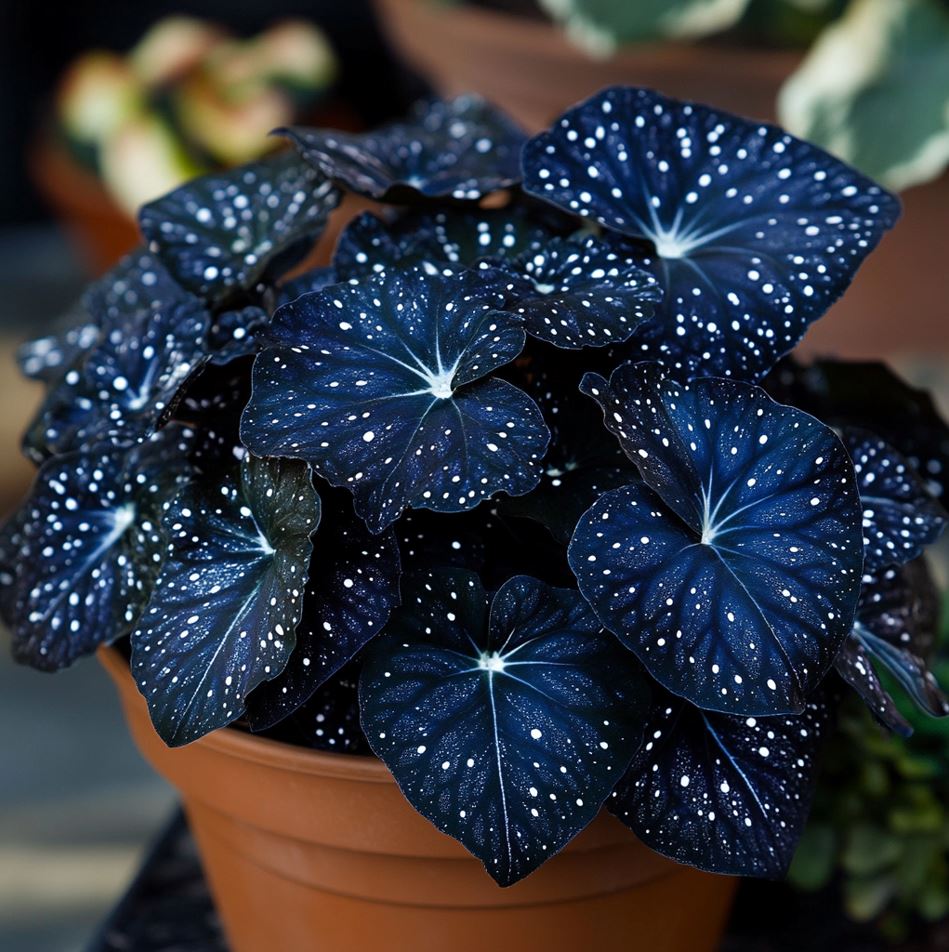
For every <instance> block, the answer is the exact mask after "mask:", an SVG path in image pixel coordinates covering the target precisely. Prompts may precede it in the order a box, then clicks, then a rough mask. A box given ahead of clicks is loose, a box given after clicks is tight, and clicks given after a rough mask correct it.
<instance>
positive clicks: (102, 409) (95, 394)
mask: <svg viewBox="0 0 949 952" xmlns="http://www.w3.org/2000/svg"><path fill="white" fill-rule="evenodd" d="M86 303H87V307H88V308H89V310H90V313H91V314H92V315H93V316H94V317H95V318H96V320H97V321H98V323H99V325H100V327H101V328H102V334H101V338H100V339H99V340H98V342H97V343H96V344H95V345H94V346H93V347H92V349H91V350H89V351H88V353H87V354H85V356H84V358H83V359H82V361H81V362H80V363H78V364H77V365H76V366H74V367H71V368H70V369H69V370H68V371H67V372H66V374H65V375H64V376H63V378H62V380H61V381H60V382H59V384H57V385H56V386H55V387H54V388H53V389H51V390H50V392H49V394H48V395H47V397H46V399H45V401H44V403H43V405H42V406H41V407H40V410H39V412H38V413H37V415H36V417H35V419H34V421H33V422H32V424H31V425H30V427H29V429H28V431H27V434H26V436H25V438H24V449H25V450H26V452H27V454H28V455H30V456H31V457H32V458H34V459H37V460H42V459H44V458H45V457H46V456H49V455H55V454H59V453H65V452H69V451H72V450H82V449H86V448H90V447H92V446H94V445H95V444H97V443H104V442H113V443H116V444H129V443H133V442H136V441H138V440H141V439H145V438H146V437H148V436H149V435H151V434H152V433H153V432H154V431H155V429H156V428H157V427H158V425H159V424H160V422H161V420H162V419H163V418H164V416H165V414H166V411H167V410H168V408H169V407H170V406H171V405H172V403H173V402H174V400H175V399H176V397H177V395H178V392H179V388H180V387H181V385H182V383H183V382H184V381H185V380H186V378H187V377H188V376H189V375H190V374H191V373H192V372H193V371H194V370H195V368H197V367H198V366H199V365H200V364H201V363H202V361H203V360H204V359H205V356H206V354H207V334H208V330H209V323H210V317H209V315H208V313H207V312H206V311H205V310H204V308H203V307H202V305H201V303H200V302H199V301H198V299H197V298H195V297H193V296H192V295H190V294H188V293H187V292H185V291H182V290H181V289H180V288H178V287H177V286H176V285H174V284H173V282H171V280H170V279H169V278H168V277H167V274H166V273H165V271H164V269H163V268H162V267H161V266H160V265H158V264H157V263H156V262H154V260H153V259H152V258H151V257H150V256H149V255H148V254H144V253H143V254H136V255H132V256H130V257H129V258H128V259H126V260H125V261H124V262H122V263H121V264H120V265H119V266H118V268H117V269H116V270H115V273H114V274H113V276H112V277H111V278H108V279H105V278H104V279H102V281H101V282H100V283H99V284H97V285H93V287H92V288H91V289H90V291H89V292H88V293H87V295H86Z"/></svg>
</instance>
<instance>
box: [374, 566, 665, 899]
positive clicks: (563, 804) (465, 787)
mask: <svg viewBox="0 0 949 952" xmlns="http://www.w3.org/2000/svg"><path fill="white" fill-rule="evenodd" d="M646 698H647V689H646V686H645V682H644V679H643V678H642V676H641V674H640V673H639V670H638V666H636V665H635V663H634V662H633V661H632V659H631V658H630V656H629V655H628V654H626V653H625V652H624V651H623V649H622V648H621V647H620V646H619V645H618V644H617V642H616V641H615V639H614V638H613V637H612V636H610V635H608V634H605V633H603V632H602V631H601V629H600V626H599V623H598V622H597V620H596V618H595V617H594V615H593V613H592V612H591V611H590V609H589V607H588V606H587V605H586V604H585V603H584V601H583V599H582V598H581V597H580V595H579V594H578V593H577V592H576V591H571V590H568V589H552V588H548V587H547V586H545V585H543V584H542V583H540V582H538V581H537V580H536V579H532V578H528V577H527V576H518V577H517V578H514V579H511V580H510V581H509V582H507V583H506V584H505V585H504V586H503V587H502V588H501V589H500V591H498V593H497V594H496V595H495V596H494V599H493V602H492V603H491V606H490V614H489V609H488V597H487V595H486V594H485V592H484V590H483V589H482V587H481V584H480V582H479V581H478V578H477V576H476V575H473V574H471V573H467V572H462V571H460V570H456V571H454V572H446V573H442V574H429V575H426V576H423V577H422V579H421V580H420V581H419V582H418V583H417V585H416V587H414V588H413V589H412V590H411V592H407V593H406V597H405V600H404V607H403V609H402V610H400V612H398V613H397V614H396V615H395V616H394V618H393V621H392V622H391V623H390V625H389V627H388V629H387V631H386V634H385V635H383V637H382V638H381V639H380V640H379V641H377V642H376V643H375V644H374V646H373V648H372V649H371V650H370V652H369V654H368V656H367V659H366V662H365V665H364V667H363V673H362V677H361V679H360V685H359V702H360V707H361V710H362V723H363V729H364V730H365V732H366V736H367V738H368V739H369V743H370V744H371V745H372V748H373V750H374V751H375V752H376V754H377V755H378V756H379V757H381V758H382V760H383V761H385V763H386V765H387V766H388V767H389V769H390V770H391V771H392V773H393V775H394V776H395V778H396V781H397V782H398V784H399V786H400V788H401V789H402V792H403V793H404V794H405V796H406V797H407V798H408V800H409V802H410V803H411V804H412V805H413V806H414V807H415V808H416V809H417V810H418V811H419V812H420V813H421V814H422V815H423V816H425V817H427V818H428V819H429V820H431V821H432V822H433V823H434V824H435V825H436V826H437V827H438V828H439V829H440V830H442V831H443V832H445V833H447V834H449V835H450V836H453V837H454V838H455V839H457V840H459V841H460V842H461V843H462V844H463V845H464V846H466V847H467V848H468V849H469V850H471V852H472V853H474V854H475V856H477V857H478V858H479V859H480V860H481V861H482V862H483V863H484V865H485V868H486V869H487V871H488V872H489V873H490V874H491V875H492V876H493V877H494V878H495V879H496V880H497V881H498V882H499V883H500V884H501V885H504V886H506V885H510V884H511V883H513V882H516V881H517V880H518V879H521V878H522V877H524V876H526V875H527V874H528V873H530V872H532V871H533V870H534V869H536V868H537V867H538V866H539V865H540V864H541V863H543V862H544V860H546V859H549V858H550V857H551V856H553V855H554V853H556V852H557V851H558V850H560V849H561V848H562V847H563V846H564V845H566V843H567V842H568V841H569V840H570V839H571V838H572V837H573V836H575V835H576V834H577V833H579V832H580V830H582V829H583V828H584V827H585V826H586V825H587V824H588V823H589V822H590V820H592V819H593V817H594V816H596V814H597V812H598V811H599V809H600V805H601V804H602V803H603V801H604V799H605V798H606V797H607V796H608V795H609V792H610V790H611V789H612V787H613V785H614V784H615V783H616V780H617V779H618V777H620V776H621V775H622V772H623V771H624V770H625V768H626V765H627V764H628V763H629V759H630V757H631V756H632V754H633V752H634V751H635V750H636V747H637V746H638V744H639V743H640V740H641V738H642V718H643V713H644V710H645V705H646V703H647V701H646Z"/></svg>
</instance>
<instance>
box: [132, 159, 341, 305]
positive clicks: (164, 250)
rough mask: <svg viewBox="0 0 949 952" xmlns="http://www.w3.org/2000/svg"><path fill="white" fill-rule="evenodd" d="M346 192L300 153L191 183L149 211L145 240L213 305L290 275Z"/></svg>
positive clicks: (144, 215)
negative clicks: (301, 158) (340, 191)
mask: <svg viewBox="0 0 949 952" xmlns="http://www.w3.org/2000/svg"><path fill="white" fill-rule="evenodd" d="M339 197H340V196H339V191H338V190H337V189H336V188H334V187H333V185H332V183H331V182H329V180H327V179H326V178H325V177H324V176H323V175H321V174H320V173H319V172H318V171H317V170H316V169H314V168H313V167H312V166H311V165H309V164H308V163H306V162H303V161H301V160H300V159H299V158H298V157H297V156H296V155H295V154H294V153H293V152H286V153H282V154H281V155H278V156H276V157H274V158H270V159H264V160H263V161H261V162H254V163H252V164H250V165H244V166H241V167H240V168H237V169H231V170H228V171H226V172H215V173H213V174H211V175H205V176H202V177H201V178H197V179H194V180H193V181H191V182H187V183H186V184H185V185H182V186H181V187H180V188H177V189H175V190H174V191H173V192H169V193H168V194H167V195H164V196H162V197H161V198H159V199H156V200H155V201H154V202H150V203H149V204H148V205H145V206H144V207H143V208H142V210H141V212H140V213H139V226H140V227H141V229H142V234H143V235H144V236H145V238H146V239H147V240H148V242H149V243H150V246H151V248H152V249H153V250H154V251H155V253H156V254H158V255H159V256H160V257H161V259H162V261H163V262H164V263H165V265H166V266H167V268H168V270H169V271H170V272H171V273H172V274H173V275H174V276H175V278H176V279H177V280H178V281H179V282H181V284H182V286H183V287H185V288H187V289H188V290H189V291H192V292H193V293H194V294H197V295H198V296H199V297H201V298H203V299H205V300H209V301H221V300H224V299H226V298H228V297H229V296H230V295H232V294H233V293H234V292H235V291H240V290H242V289H243V290H250V289H253V288H254V287H255V286H256V285H257V284H259V283H260V282H262V281H265V280H267V279H268V278H272V277H277V276H278V275H279V273H280V271H282V270H288V269H289V268H290V267H291V266H292V265H293V264H295V263H296V262H297V261H299V260H300V259H301V258H302V257H303V256H304V255H305V254H306V252H307V251H308V249H309V248H310V246H311V245H312V243H313V242H314V241H315V240H316V238H317V237H318V236H319V234H320V233H321V232H322V230H323V227H324V226H325V224H326V219H327V217H328V216H329V213H330V212H331V211H332V210H333V209H334V208H335V207H336V206H337V204H338V203H339Z"/></svg>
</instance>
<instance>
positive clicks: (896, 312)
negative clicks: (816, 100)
mask: <svg viewBox="0 0 949 952" xmlns="http://www.w3.org/2000/svg"><path fill="white" fill-rule="evenodd" d="M375 2H376V6H377V9H378V10H379V13H380V16H381V17H382V19H383V25H384V28H385V30H386V33H387V35H388V37H389V39H390V40H391V42H392V43H393V45H394V46H395V47H396V49H397V50H398V51H400V52H401V53H402V54H403V56H404V57H405V59H406V60H407V61H408V63H409V65H410V66H413V67H414V68H416V69H418V70H419V72H421V73H422V74H423V75H424V76H426V78H428V79H429V80H430V81H431V82H432V83H433V85H434V86H435V88H436V89H437V90H438V91H439V92H440V93H442V94H444V95H455V94H458V93H461V92H477V93H480V94H481V95H483V96H485V97H486V98H488V99H490V100H492V101H493V102H495V103H497V105H499V106H502V107H504V108H505V109H507V110H508V111H509V112H510V113H511V114H512V115H513V116H514V117H515V118H516V119H518V120H519V121H520V122H521V123H522V124H523V125H524V126H525V127H526V128H527V129H528V130H530V131H531V132H535V131H537V130H539V129H541V128H543V127H544V126H546V125H547V124H548V123H549V122H550V121H551V120H552V119H553V118H555V117H556V116H557V115H559V114H560V113H561V112H562V111H563V110H564V109H566V108H568V107H569V106H571V105H572V104H573V103H575V102H577V101H579V100H581V99H584V98H586V97H587V96H589V95H591V94H592V93H594V92H596V91H597V90H598V89H601V88H602V87H604V86H609V85H613V84H617V83H622V84H630V85H637V86H649V87H652V88H655V89H658V90H659V91H660V92H663V93H666V94H668V95H671V96H676V97H679V98H683V99H694V100H698V101H701V102H707V103H710V104H712V105H715V106H720V107H721V108H722V109H727V110H729V111H731V112H736V113H739V114H742V115H746V116H753V117H756V118H760V119H767V120H773V119H774V114H775V102H776V97H777V92H778V89H779V88H780V86H781V84H782V83H783V82H784V80H785V79H786V78H787V76H788V75H789V74H790V73H791V71H792V70H793V69H794V68H795V67H796V66H797V64H798V63H799V62H800V56H799V55H798V54H797V53H789V52H783V51H776V50H763V49H752V48H741V47H729V46H727V45H724V44H694V45H684V44H672V43H668V44H655V45H644V46H636V47H630V48H628V49H626V50H624V51H622V52H620V53H619V54H618V55H616V56H614V57H611V58H609V59H592V58H591V57H589V56H588V55H587V54H586V53H584V52H583V51H581V50H580V49H578V48H577V47H575V46H573V45H572V44H571V43H570V42H569V41H568V40H567V38H566V36H565V34H564V33H563V31H562V30H561V29H560V28H559V27H557V26H555V25H553V24H551V23H547V22H545V21H543V20H533V19H528V18H526V17H519V16H514V15H511V14H505V13H498V12H494V11H490V10H485V9H480V8H474V7H470V6H465V5H464V4H463V3H451V4H449V3H442V2H438V0H375ZM883 134H885V133H883ZM903 200H904V204H905V208H904V214H903V218H902V219H901V221H900V222H899V224H898V225H897V226H896V228H895V229H894V230H893V231H892V232H891V233H890V234H889V235H887V237H885V238H884V239H883V242H882V243H881V245H880V246H879V249H878V250H877V251H876V252H875V253H874V254H873V255H872V256H871V257H870V258H869V259H868V261H867V263H866V264H865V265H864V267H863V268H862V269H861V271H860V273H859V274H858V276H857V279H856V281H855V282H854V284H853V286H852V287H851V288H850V290H849V291H848V292H847V294H846V295H845V297H844V298H843V299H842V300H841V301H840V302H839V303H838V304H836V305H835V306H834V308H833V309H832V310H831V312H830V313H829V314H828V316H827V317H826V318H825V319H824V320H822V321H820V322H819V323H818V324H817V325H816V326H815V327H814V328H813V330H812V331H811V332H810V333H809V334H808V336H807V338H806V339H805V342H804V347H803V349H804V352H806V353H812V354H816V353H822V354H836V355H839V356H842V357H851V358H855V359H879V358H880V357H881V356H885V357H890V356H894V355H905V354H913V353H926V354H931V353H932V352H933V351H934V350H936V351H944V350H949V303H947V302H949V268H947V267H946V265H945V257H946V253H945V247H946V246H945V240H946V239H945V223H946V222H947V221H949V176H945V175H944V176H943V177H942V178H941V179H940V180H938V181H936V182H933V183H931V184H929V185H924V186H921V187H919V188H914V189H910V190H909V191H908V192H906V193H905V194H904V196H903ZM910 270H911V271H912V275H913V278H912V280H909V279H908V278H907V277H906V275H907V274H908V273H909V271H910Z"/></svg>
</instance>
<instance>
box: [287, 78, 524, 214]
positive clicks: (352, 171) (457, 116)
mask: <svg viewBox="0 0 949 952" xmlns="http://www.w3.org/2000/svg"><path fill="white" fill-rule="evenodd" d="M280 131H282V132H283V133H284V134H285V135H287V136H288V137H289V138H290V140H291V141H292V142H293V144H294V145H295V146H296V147H297V149H298V150H299V151H300V154H301V155H302V156H303V157H304V158H305V159H306V160H307V161H308V162H310V163H311V164H312V165H313V166H314V167H316V168H318V169H319V170H320V171H321V172H323V173H324V174H325V175H328V176H329V177H330V178H332V179H335V180H337V181H340V182H342V183H343V184H344V185H346V186H347V187H349V188H351V189H352V190H353V191H354V192H358V193H359V194H361V195H365V196H367V197H368V198H375V199H379V200H382V201H385V200H393V199H395V198H399V197H404V195H405V193H407V192H408V193H412V192H421V194H423V195H425V196H427V197H430V198H435V197H449V196H450V197H451V198H455V199H477V198H481V196H482V195H485V194H487V193H488V192H493V191H496V190H498V189H502V188H508V187H510V186H511V185H515V184H516V183H517V182H519V181H520V178H521V167H520V154H521V146H522V145H523V143H524V141H525V139H526V136H525V135H524V133H523V132H522V131H521V129H520V128H518V126H517V125H515V123H514V122H513V121H512V120H511V119H509V118H508V117H507V116H506V115H505V114H504V113H503V112H501V111H500V110H499V109H496V108H495V107H494V106H492V105H491V104H490V103H487V102H485V101H484V100H483V99H481V98H480V97H479V96H473V95H468V96H458V97H457V98H455V99H451V100H446V101H441V100H434V101H432V102H420V103H418V104H417V105H416V106H415V107H414V109H413V110H412V112H411V114H410V115H409V116H408V118H407V119H406V120H405V121H403V122H393V123H390V124H389V125H386V126H382V127H380V128H379V129H375V130H373V131H372V132H363V133H350V132H337V131H335V130H324V129H308V128H304V127H302V126H297V127H294V128H291V129H284V130H280ZM400 193H401V196H400Z"/></svg>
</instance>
